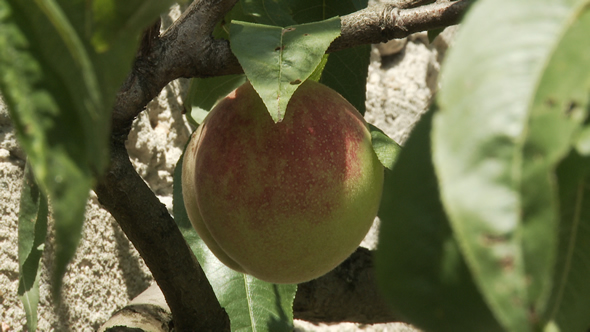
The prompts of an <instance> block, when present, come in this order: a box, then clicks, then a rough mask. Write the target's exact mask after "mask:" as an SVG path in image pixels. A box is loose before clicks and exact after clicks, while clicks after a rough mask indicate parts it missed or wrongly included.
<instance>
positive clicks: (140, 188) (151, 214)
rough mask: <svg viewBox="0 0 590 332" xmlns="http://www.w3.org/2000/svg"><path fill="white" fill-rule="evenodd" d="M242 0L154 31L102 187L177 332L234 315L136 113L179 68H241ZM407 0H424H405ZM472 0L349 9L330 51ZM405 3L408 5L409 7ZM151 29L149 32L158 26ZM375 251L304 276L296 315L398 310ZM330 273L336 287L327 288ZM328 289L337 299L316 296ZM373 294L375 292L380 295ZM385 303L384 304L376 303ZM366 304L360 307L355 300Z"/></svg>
mask: <svg viewBox="0 0 590 332" xmlns="http://www.w3.org/2000/svg"><path fill="white" fill-rule="evenodd" d="M236 2H237V0H196V1H194V2H193V3H192V4H191V5H190V6H189V7H188V9H187V10H186V11H185V13H184V14H183V15H182V16H181V17H180V18H179V19H178V20H177V21H176V22H175V23H174V24H173V25H172V26H171V27H170V28H169V29H168V30H167V31H166V32H164V33H163V35H162V36H160V37H156V36H154V34H153V31H154V29H153V28H152V29H150V30H148V33H146V36H147V37H146V38H144V42H143V44H142V46H141V48H140V51H139V52H138V57H137V59H136V62H135V64H134V67H133V69H132V72H131V74H130V75H129V77H128V79H127V80H126V81H125V83H124V84H123V86H122V88H121V89H120V91H119V93H118V95H117V100H116V103H115V106H114V109H113V116H112V130H113V134H112V139H111V165H110V169H109V170H108V172H107V175H106V176H105V177H104V179H102V180H101V181H100V183H99V184H98V186H97V189H96V193H97V195H98V198H99V200H100V202H101V204H103V205H104V207H105V208H106V209H107V210H108V211H109V212H110V213H111V214H112V215H113V216H114V217H115V219H116V220H117V222H118V223H119V224H120V225H121V228H122V229H123V230H124V232H125V234H126V235H127V236H128V238H129V239H130V240H131V241H132V242H133V244H134V246H135V247H136V248H137V250H138V251H139V252H140V253H141V255H142V257H143V258H144V259H145V261H146V264H147V265H148V267H149V268H150V270H151V271H152V273H153V275H154V278H155V279H156V281H157V283H158V285H159V286H160V288H161V289H162V291H163V293H164V296H165V298H166V301H167V302H168V304H169V306H170V308H171V310H172V314H173V315H174V324H175V328H176V330H177V331H194V330H199V331H207V330H211V331H223V330H228V329H229V320H228V318H227V315H226V314H225V312H224V311H223V309H222V308H221V307H220V306H219V303H218V302H217V300H216V299H215V296H214V294H213V292H212V290H211V287H210V285H209V284H208V281H207V279H206V278H205V276H204V274H203V272H202V270H201V268H200V267H199V265H198V263H197V262H196V260H195V259H194V256H193V255H192V253H191V252H190V249H189V248H188V246H187V245H186V243H185V242H184V240H183V238H182V235H181V234H180V231H179V230H178V228H177V227H176V224H175V223H174V220H173V219H172V218H171V217H170V215H169V214H168V212H167V210H166V208H165V207H164V206H163V205H162V204H161V203H160V202H159V201H158V199H157V198H156V196H155V195H154V193H153V192H152V191H151V190H150V189H149V188H148V187H147V185H146V184H145V183H144V182H143V180H142V179H141V178H140V177H139V175H138V174H137V173H136V172H135V170H134V169H133V167H132V165H131V163H130V161H129V156H128V154H127V151H126V149H125V146H124V141H125V139H126V137H127V135H128V134H129V130H130V128H131V124H132V122H133V120H134V119H135V117H137V115H138V114H139V113H140V112H141V111H142V110H143V109H144V108H145V106H146V105H147V103H148V102H149V101H150V100H151V99H153V98H154V97H155V96H156V95H157V94H158V93H159V92H160V90H161V89H162V88H163V87H164V86H165V85H166V84H168V83H169V82H170V81H172V80H174V79H177V78H180V77H210V76H216V75H225V74H231V73H240V72H242V69H241V67H240V65H239V63H238V61H237V59H236V58H235V57H234V56H233V55H232V53H231V51H230V48H229V45H228V43H227V41H223V40H215V39H213V38H212V37H211V32H212V31H213V28H214V26H215V24H216V23H217V22H218V21H219V20H220V19H221V18H222V17H223V15H224V14H225V13H226V12H227V11H229V10H230V9H231V8H232V6H233V5H234V4H235V3H236ZM404 3H406V5H407V6H411V5H412V4H416V3H422V1H404ZM471 3H472V1H469V0H460V1H456V2H439V3H434V4H430V5H426V6H422V7H419V8H409V9H400V8H399V7H394V6H392V5H385V6H383V5H379V6H372V7H369V8H368V9H365V10H362V11H359V12H357V13H353V14H350V15H347V16H344V17H343V18H342V35H341V37H339V38H338V39H337V40H335V41H334V43H333V44H332V45H331V47H330V49H329V52H333V51H337V50H341V49H345V48H349V47H354V46H357V45H361V44H368V43H376V42H383V41H386V40H389V39H392V38H402V37H406V36H408V35H410V34H412V33H414V32H416V31H422V30H428V29H433V28H439V27H443V26H448V25H452V24H455V23H457V22H458V21H459V19H460V17H461V16H462V14H463V13H464V12H465V10H466V9H467V6H468V5H470V4H471ZM402 7H405V5H404V6H402ZM150 31H151V32H152V33H149V32H150ZM368 255H369V254H368V253H366V252H365V253H363V251H362V250H361V251H358V252H357V253H356V254H355V256H353V257H352V258H351V259H350V260H348V261H346V262H345V263H344V264H343V265H342V266H340V267H339V268H337V269H336V270H335V271H333V272H332V273H330V274H329V275H327V276H326V277H324V278H320V279H318V280H316V281H313V282H310V283H307V284H303V285H302V286H301V288H300V290H299V292H298V294H297V297H296V302H295V306H296V309H295V316H296V317H299V318H304V319H307V320H312V321H342V320H346V321H351V320H353V321H362V322H366V323H374V322H383V321H388V320H391V319H393V317H391V316H390V315H389V313H388V312H387V309H386V308H385V307H384V306H382V305H381V303H382V302H380V301H375V300H374V299H376V298H377V297H378V294H377V291H376V290H375V288H374V283H373V276H372V263H371V260H370V259H369V257H368ZM328 278H334V279H336V280H337V281H334V280H330V282H331V283H332V284H333V285H339V286H338V287H337V289H334V288H333V287H334V286H331V289H329V290H327V289H326V288H325V287H324V286H323V285H324V284H323V282H325V281H326V280H328ZM325 291H329V292H330V293H332V294H333V297H332V299H333V301H324V302H322V303H319V302H317V301H314V299H315V298H317V297H316V295H315V294H317V292H325ZM367 294H371V295H370V299H371V302H372V303H371V304H369V303H367V311H366V312H364V311H363V312H358V311H355V312H349V313H345V312H342V308H343V307H346V306H345V305H344V303H346V301H365V300H366V299H367ZM372 294H374V296H373V295H372ZM375 303H378V308H375V307H374V306H373V305H374V304H375ZM355 307H357V308H358V306H355Z"/></svg>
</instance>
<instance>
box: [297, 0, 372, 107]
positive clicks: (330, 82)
mask: <svg viewBox="0 0 590 332" xmlns="http://www.w3.org/2000/svg"><path fill="white" fill-rule="evenodd" d="M289 3H290V5H289V7H290V8H291V12H292V15H293V19H294V20H295V21H297V23H299V24H302V23H308V22H314V21H321V20H325V19H327V18H330V17H334V16H342V15H346V14H350V13H352V12H355V11H357V10H361V9H363V8H366V7H367V4H368V0H289ZM370 57H371V46H370V45H362V46H358V47H354V48H351V49H346V50H342V51H339V52H335V53H332V54H330V58H329V60H328V63H327V64H326V66H325V68H324V71H323V74H322V78H321V79H320V81H319V82H320V83H323V84H325V85H327V86H329V87H331V88H332V89H334V90H336V91H337V92H338V93H340V94H341V95H342V96H343V97H344V98H346V99H347V100H348V101H349V102H350V103H351V104H352V105H353V106H354V107H356V109H357V110H358V111H359V112H360V113H361V114H365V99H366V88H367V74H368V72H369V63H370Z"/></svg>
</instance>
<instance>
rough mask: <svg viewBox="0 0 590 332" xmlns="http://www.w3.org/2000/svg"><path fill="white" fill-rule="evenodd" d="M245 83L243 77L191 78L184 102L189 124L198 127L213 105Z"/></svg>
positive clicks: (244, 77)
mask: <svg viewBox="0 0 590 332" xmlns="http://www.w3.org/2000/svg"><path fill="white" fill-rule="evenodd" d="M244 82H246V76H244V75H241V74H240V75H227V76H217V77H210V78H193V79H192V81H191V86H190V89H189V92H188V95H187V98H186V99H185V101H184V109H185V110H186V112H187V113H186V114H187V118H188V119H189V121H191V123H193V124H195V125H198V124H200V123H201V122H203V120H204V119H205V116H207V114H208V113H209V111H210V110H211V109H212V108H213V106H215V104H216V103H217V102H218V101H219V100H220V99H222V98H224V97H225V96H227V95H228V94H229V93H230V92H232V91H233V90H234V89H236V88H237V87H239V86H240V85H242V84H243V83H244Z"/></svg>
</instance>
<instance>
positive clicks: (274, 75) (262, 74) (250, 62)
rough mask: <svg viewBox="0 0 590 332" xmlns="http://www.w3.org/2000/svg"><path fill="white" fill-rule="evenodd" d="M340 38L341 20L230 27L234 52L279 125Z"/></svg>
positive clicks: (245, 24) (236, 25)
mask: <svg viewBox="0 0 590 332" xmlns="http://www.w3.org/2000/svg"><path fill="white" fill-rule="evenodd" d="M339 35H340V20H339V19H338V18H333V19H329V20H325V21H321V22H315V23H309V24H302V25H295V26H289V27H286V28H280V27H275V26H269V25H260V24H254V23H247V22H237V21H233V23H232V25H231V27H230V43H231V48H232V52H233V53H234V54H235V55H236V57H237V58H238V60H239V61H240V64H241V65H242V68H243V69H244V73H245V74H246V76H247V77H248V80H249V81H250V82H251V83H252V86H253V87H254V89H255V90H256V92H258V94H259V95H260V97H261V98H262V100H263V101H264V104H265V105H266V107H267V108H268V111H269V113H270V115H271V116H272V118H273V120H274V121H275V122H280V121H282V119H283V117H284V116H285V111H286V109H287V104H288V103H289V100H290V98H291V96H292V95H293V93H294V92H295V90H296V89H297V88H298V87H299V85H300V84H301V83H303V82H304V81H305V80H306V79H307V78H308V77H309V76H310V75H311V74H312V73H313V71H314V70H315V69H316V67H317V66H318V65H319V64H320V62H321V61H322V58H323V56H324V53H325V52H326V49H327V48H328V46H330V43H331V42H332V41H333V40H334V39H335V38H336V37H338V36H339Z"/></svg>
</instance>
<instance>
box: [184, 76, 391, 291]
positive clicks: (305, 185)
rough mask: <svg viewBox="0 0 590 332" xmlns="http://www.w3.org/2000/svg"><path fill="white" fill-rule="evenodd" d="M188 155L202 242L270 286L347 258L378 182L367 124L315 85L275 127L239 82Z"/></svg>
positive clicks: (367, 220) (189, 199)
mask: <svg viewBox="0 0 590 332" xmlns="http://www.w3.org/2000/svg"><path fill="white" fill-rule="evenodd" d="M184 160H185V161H184V165H183V195H184V201H185V205H186V209H187V212H188V214H189V218H190V219H191V222H192V224H193V226H194V227H195V229H196V230H197V232H198V233H199V235H200V236H201V238H202V239H203V241H204V242H205V243H206V244H207V245H208V247H209V248H210V249H211V251H212V252H213V253H214V254H215V255H216V256H217V257H218V258H219V259H220V260H221V261H222V262H223V263H225V264H226V265H227V266H229V267H231V268H233V269H235V270H237V271H240V272H245V273H248V274H251V275H253V276H255V277H257V278H259V279H261V280H265V281H268V282H273V283H300V282H304V281H308V280H311V279H314V278H317V277H319V276H322V275H323V274H325V273H327V272H329V271H330V270H332V269H333V268H334V267H336V266H337V265H338V264H340V263H341V262H342V261H344V260H345V259H346V258H347V257H348V256H349V255H350V254H351V253H352V252H353V251H354V250H355V249H356V248H357V247H358V245H359V244H360V242H361V241H362V239H363V238H364V236H365V235H366V233H367V232H368V230H369V228H370V227H371V225H372V222H373V220H374V218H375V215H376V213H377V209H378V207H379V202H380V197H381V192H382V187H383V166H382V165H381V163H380V162H379V160H378V159H377V156H376V155H375V153H374V151H373V148H372V145H371V136H370V133H369V131H368V129H367V124H366V122H365V121H364V119H363V118H362V116H361V115H360V114H359V113H358V111H357V110H356V109H355V108H354V107H353V106H352V105H351V104H350V103H349V102H348V101H346V99H344V98H343V97H342V96H340V95H339V94H338V93H336V92H335V91H334V90H332V89H330V88H328V87H326V86H324V85H322V84H320V83H316V82H313V81H306V82H304V83H303V84H302V85H301V86H300V87H299V88H298V89H297V91H296V92H295V94H294V95H293V97H292V98H291V100H290V101H289V105H288V107H287V111H286V113H285V118H284V119H283V121H282V122H279V123H274V122H273V120H272V119H271V117H270V115H269V113H268V111H267V110H266V107H265V106H264V103H263V102H262V100H261V99H260V97H259V96H258V94H257V93H256V91H255V90H254V89H253V87H252V86H251V85H250V83H245V84H244V85H242V86H241V87H239V88H238V89H237V90H235V91H234V92H232V93H231V94H230V95H229V96H228V97H226V98H225V99H223V100H221V101H220V102H219V103H218V104H217V105H216V106H215V107H214V109H213V110H211V112H210V113H209V115H208V116H207V118H206V119H205V121H204V122H203V123H202V124H201V126H200V127H199V129H198V130H197V131H195V133H194V134H193V136H192V138H191V142H190V144H189V146H188V147H187V151H186V154H185V159H184Z"/></svg>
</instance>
